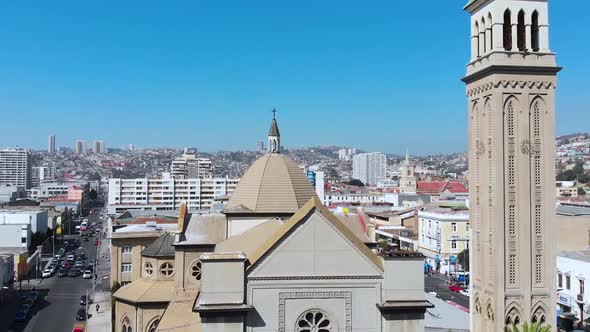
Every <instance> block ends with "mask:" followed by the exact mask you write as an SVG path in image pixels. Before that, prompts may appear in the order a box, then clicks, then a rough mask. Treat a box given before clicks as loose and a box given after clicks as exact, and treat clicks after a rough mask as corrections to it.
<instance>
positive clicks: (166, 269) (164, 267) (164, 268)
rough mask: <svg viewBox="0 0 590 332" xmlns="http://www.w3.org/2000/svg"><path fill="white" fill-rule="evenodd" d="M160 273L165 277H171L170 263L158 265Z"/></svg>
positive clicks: (171, 268) (172, 268)
mask: <svg viewBox="0 0 590 332" xmlns="http://www.w3.org/2000/svg"><path fill="white" fill-rule="evenodd" d="M160 273H162V274H163V275H165V276H166V277H169V276H171V275H172V273H174V266H172V264H171V263H168V262H166V263H164V264H162V265H160Z"/></svg>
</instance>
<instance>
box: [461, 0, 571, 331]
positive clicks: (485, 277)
mask: <svg viewBox="0 0 590 332" xmlns="http://www.w3.org/2000/svg"><path fill="white" fill-rule="evenodd" d="M465 10H466V11H467V12H469V13H470V14H471V59H470V61H469V63H468V64H467V75H466V76H465V77H464V78H463V82H465V84H466V85H467V97H468V117H469V187H470V188H469V194H470V209H469V214H470V223H471V227H470V228H471V245H470V248H471V249H470V250H471V252H470V257H471V264H470V267H471V274H472V278H471V282H472V287H473V290H472V294H471V297H470V301H471V330H472V331H494V332H496V331H503V329H504V326H506V325H510V324H521V323H523V322H525V321H528V322H534V321H541V322H547V323H548V324H550V325H552V326H553V327H555V326H554V325H555V322H556V318H555V311H556V309H555V306H556V299H555V275H556V267H555V264H556V262H555V250H556V248H555V240H556V239H555V237H554V231H553V230H554V228H555V226H554V215H555V212H554V209H555V189H554V188H555V133H554V128H555V102H554V98H555V87H556V83H557V73H558V72H559V70H560V69H561V68H560V67H558V66H557V64H556V60H555V54H554V53H553V52H552V51H551V49H550V48H549V23H548V22H549V21H548V0H471V1H469V3H467V5H466V6H465Z"/></svg>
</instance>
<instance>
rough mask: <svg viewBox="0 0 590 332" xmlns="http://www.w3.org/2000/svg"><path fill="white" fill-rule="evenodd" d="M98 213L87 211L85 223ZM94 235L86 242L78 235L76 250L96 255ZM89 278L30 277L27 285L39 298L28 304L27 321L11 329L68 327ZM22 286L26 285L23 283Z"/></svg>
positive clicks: (29, 330)
mask: <svg viewBox="0 0 590 332" xmlns="http://www.w3.org/2000/svg"><path fill="white" fill-rule="evenodd" d="M99 215H100V214H98V213H96V214H92V215H90V216H89V217H88V220H89V224H92V223H93V222H96V223H98V222H99ZM96 238H98V237H91V238H90V239H89V241H87V242H86V241H84V240H83V238H81V239H80V240H81V247H82V248H83V249H78V250H76V252H77V253H80V252H84V253H85V254H86V256H87V258H88V259H96V247H95V245H94V240H95V239H96ZM71 248H72V249H73V247H71ZM93 282H94V280H93V279H82V276H78V277H68V276H66V277H61V278H60V277H58V276H57V274H55V275H54V276H52V277H50V278H45V279H37V280H31V282H30V285H29V286H28V287H29V288H32V287H33V286H34V287H35V290H37V291H39V292H40V296H39V300H38V301H37V302H36V304H35V305H33V306H32V307H31V310H30V314H29V319H28V321H26V322H23V323H15V324H13V331H25V332H41V331H71V330H72V327H73V326H74V324H75V323H76V317H75V316H76V312H77V311H78V309H80V308H81V306H80V296H82V295H86V291H87V290H89V289H90V288H91V287H92V285H93ZM23 289H27V287H26V285H25V284H23Z"/></svg>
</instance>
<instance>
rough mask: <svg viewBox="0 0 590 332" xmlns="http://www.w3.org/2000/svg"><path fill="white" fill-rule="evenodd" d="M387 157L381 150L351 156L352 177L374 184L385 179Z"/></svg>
mask: <svg viewBox="0 0 590 332" xmlns="http://www.w3.org/2000/svg"><path fill="white" fill-rule="evenodd" d="M386 166H387V157H386V156H385V155H384V154H383V153H381V152H371V153H361V154H357V155H355V156H353V157H352V177H353V178H354V179H358V180H361V182H362V183H364V184H365V185H376V184H377V183H378V182H381V181H383V180H384V179H385V176H386V174H385V171H386Z"/></svg>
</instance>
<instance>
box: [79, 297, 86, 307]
mask: <svg viewBox="0 0 590 332" xmlns="http://www.w3.org/2000/svg"><path fill="white" fill-rule="evenodd" d="M80 305H86V295H82V296H80Z"/></svg>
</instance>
